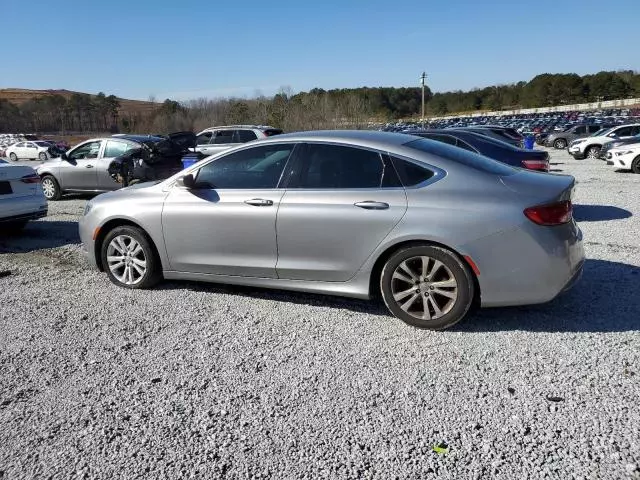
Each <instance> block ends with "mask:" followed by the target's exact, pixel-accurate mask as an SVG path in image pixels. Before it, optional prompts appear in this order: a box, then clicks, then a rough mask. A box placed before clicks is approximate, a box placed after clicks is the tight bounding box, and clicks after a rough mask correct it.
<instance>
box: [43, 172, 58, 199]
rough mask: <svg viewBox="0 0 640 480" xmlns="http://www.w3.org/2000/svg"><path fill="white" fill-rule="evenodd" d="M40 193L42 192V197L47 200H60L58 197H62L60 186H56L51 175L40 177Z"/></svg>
mask: <svg viewBox="0 0 640 480" xmlns="http://www.w3.org/2000/svg"><path fill="white" fill-rule="evenodd" d="M42 191H43V192H44V196H45V198H46V199H47V200H51V201H53V200H60V197H61V196H62V190H60V185H58V182H56V179H55V178H53V177H52V176H51V175H45V176H44V177H42Z"/></svg>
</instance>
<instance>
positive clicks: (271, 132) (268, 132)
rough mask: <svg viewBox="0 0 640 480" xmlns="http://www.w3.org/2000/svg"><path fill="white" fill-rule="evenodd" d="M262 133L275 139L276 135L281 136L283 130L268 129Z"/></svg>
mask: <svg viewBox="0 0 640 480" xmlns="http://www.w3.org/2000/svg"><path fill="white" fill-rule="evenodd" d="M262 133H264V134H265V135H266V136H267V137H273V136H274V135H280V134H281V133H282V130H280V129H279V128H268V129H266V130H264V131H263V132H262Z"/></svg>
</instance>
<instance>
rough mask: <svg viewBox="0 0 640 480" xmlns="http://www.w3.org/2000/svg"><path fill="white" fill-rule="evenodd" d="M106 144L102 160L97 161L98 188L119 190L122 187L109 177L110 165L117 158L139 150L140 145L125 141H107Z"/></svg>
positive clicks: (101, 156)
mask: <svg viewBox="0 0 640 480" xmlns="http://www.w3.org/2000/svg"><path fill="white" fill-rule="evenodd" d="M105 142H106V144H105V147H104V149H103V150H102V153H101V155H100V158H99V159H98V161H97V168H96V175H97V177H98V188H99V189H100V190H117V189H118V188H121V187H122V184H121V183H118V182H116V181H115V180H114V179H113V178H111V175H109V164H110V163H111V162H112V161H113V160H114V159H115V158H116V157H120V156H122V155H124V154H125V153H127V152H128V151H130V150H132V149H134V148H138V145H136V144H134V143H132V142H128V141H125V140H112V139H108V140H105Z"/></svg>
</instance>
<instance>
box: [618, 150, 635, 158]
mask: <svg viewBox="0 0 640 480" xmlns="http://www.w3.org/2000/svg"><path fill="white" fill-rule="evenodd" d="M632 153H633V150H627V151H626V152H616V156H617V157H621V156H623V155H630V154H632Z"/></svg>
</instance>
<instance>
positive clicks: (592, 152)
mask: <svg viewBox="0 0 640 480" xmlns="http://www.w3.org/2000/svg"><path fill="white" fill-rule="evenodd" d="M598 155H600V147H598V146H597V145H594V146H593V147H589V148H587V150H586V151H585V152H584V156H585V157H586V158H598Z"/></svg>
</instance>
